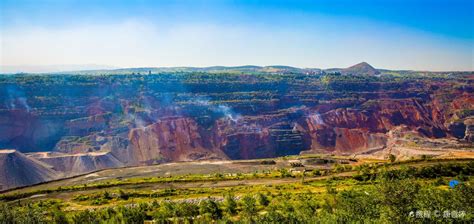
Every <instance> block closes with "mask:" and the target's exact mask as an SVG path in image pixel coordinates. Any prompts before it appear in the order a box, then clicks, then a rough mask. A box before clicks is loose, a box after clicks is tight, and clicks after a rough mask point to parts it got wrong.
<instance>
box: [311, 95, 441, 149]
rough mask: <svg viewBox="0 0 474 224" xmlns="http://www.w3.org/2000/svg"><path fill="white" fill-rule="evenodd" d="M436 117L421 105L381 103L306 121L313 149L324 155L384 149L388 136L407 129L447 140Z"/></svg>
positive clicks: (331, 112)
mask: <svg viewBox="0 0 474 224" xmlns="http://www.w3.org/2000/svg"><path fill="white" fill-rule="evenodd" d="M434 113H437V111H434V112H433V111H432V110H430V109H429V108H426V107H425V106H423V105H421V104H420V103H419V102H418V101H416V100H412V99H407V100H390V99H386V100H379V101H375V102H372V103H370V104H369V103H368V104H367V105H365V108H364V109H335V110H330V111H327V112H325V113H323V114H319V113H316V112H313V113H312V114H310V115H309V116H307V118H306V119H305V120H304V123H303V126H304V127H306V128H307V131H308V135H309V137H310V138H311V149H313V150H319V151H323V152H338V153H354V152H359V151H365V150H368V149H371V148H379V147H384V146H385V144H386V142H387V137H386V135H385V133H387V132H388V131H389V130H391V129H393V128H395V127H397V126H399V125H406V126H407V127H408V128H410V129H412V130H417V131H419V132H420V133H421V134H423V135H425V136H427V137H444V136H446V134H445V132H446V128H445V127H444V126H443V124H442V121H443V120H438V119H434V117H435V116H433V114H434Z"/></svg>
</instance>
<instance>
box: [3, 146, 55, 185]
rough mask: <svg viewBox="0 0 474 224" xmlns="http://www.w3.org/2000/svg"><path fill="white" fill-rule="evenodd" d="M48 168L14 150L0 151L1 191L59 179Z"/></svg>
mask: <svg viewBox="0 0 474 224" xmlns="http://www.w3.org/2000/svg"><path fill="white" fill-rule="evenodd" d="M60 177H61V175H60V173H58V172H56V171H54V170H53V169H52V168H51V167H50V166H48V165H46V164H44V163H41V162H39V161H37V160H35V159H32V158H29V157H27V156H25V155H23V154H22V153H20V152H17V151H16V150H0V184H1V187H2V190H3V189H9V188H12V187H20V186H26V185H32V184H37V183H41V182H45V181H49V180H53V179H58V178H60Z"/></svg>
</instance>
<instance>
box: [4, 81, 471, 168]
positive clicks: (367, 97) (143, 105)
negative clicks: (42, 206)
mask: <svg viewBox="0 0 474 224" xmlns="http://www.w3.org/2000/svg"><path fill="white" fill-rule="evenodd" d="M473 77H474V76H473V74H470V73H453V74H425V75H421V74H420V75H418V76H406V77H405V76H392V75H377V76H374V75H351V74H345V75H341V74H339V73H335V74H325V73H321V74H303V73H289V74H287V73H275V74H274V73H261V74H235V73H229V74H213V73H206V72H183V73H160V74H149V75H140V74H116V75H68V74H61V75H25V74H22V75H3V76H0V91H2V92H1V95H0V102H2V103H1V104H0V148H8V149H16V150H18V151H20V152H23V153H26V152H42V151H50V152H52V153H53V154H54V153H60V154H61V156H56V157H54V158H47V157H48V156H44V157H42V156H35V159H36V160H40V161H43V162H45V163H49V164H52V165H53V166H56V169H59V170H60V169H61V168H60V167H64V165H59V164H64V161H59V160H60V158H63V157H64V158H65V157H67V155H74V154H81V153H82V154H84V153H86V154H87V153H97V152H99V154H97V155H101V156H102V157H104V154H100V153H104V152H107V153H109V154H107V156H106V157H105V158H106V159H102V160H100V159H96V160H93V161H99V163H100V161H106V162H104V163H106V165H101V164H93V165H88V166H91V167H108V166H128V165H140V164H142V165H143V164H156V163H163V162H170V161H188V160H200V159H252V158H266V157H275V156H284V155H293V154H299V153H301V152H302V151H313V152H318V153H335V154H352V153H358V152H364V151H367V150H369V151H370V150H373V149H378V148H380V149H383V148H384V147H386V145H387V142H388V140H389V139H388V138H389V135H388V133H389V132H390V130H392V129H394V128H396V127H400V126H403V127H404V128H406V129H407V130H410V131H414V132H416V133H417V134H419V135H420V136H422V137H426V138H453V139H457V140H458V141H464V142H472V140H473V137H472V136H474V134H473V129H474V128H473V123H474V122H473V120H474V119H473V115H474V112H473V111H474V97H473V91H474V87H473ZM65 155H66V156H65ZM97 155H95V156H97ZM110 157H113V158H110ZM65 160H71V161H73V160H74V161H83V162H77V163H79V164H81V163H86V162H84V161H89V160H90V159H88V160H84V158H82V159H77V158H76V159H71V158H68V159H65ZM91 161H92V160H91ZM87 163H88V164H92V163H93V162H87ZM96 163H97V162H96ZM55 164H56V165H55ZM64 169H66V168H64ZM84 170H90V169H89V168H84ZM61 171H62V172H64V171H65V170H61Z"/></svg>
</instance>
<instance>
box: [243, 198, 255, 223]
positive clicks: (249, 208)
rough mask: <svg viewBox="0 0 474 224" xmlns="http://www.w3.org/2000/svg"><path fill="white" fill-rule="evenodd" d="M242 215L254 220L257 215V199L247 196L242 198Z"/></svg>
mask: <svg viewBox="0 0 474 224" xmlns="http://www.w3.org/2000/svg"><path fill="white" fill-rule="evenodd" d="M241 202H242V213H243V214H244V215H245V216H247V217H248V218H252V217H253V216H254V215H256V214H257V206H256V205H255V204H256V201H255V198H254V197H252V196H250V195H246V196H245V197H243V198H242V201H241Z"/></svg>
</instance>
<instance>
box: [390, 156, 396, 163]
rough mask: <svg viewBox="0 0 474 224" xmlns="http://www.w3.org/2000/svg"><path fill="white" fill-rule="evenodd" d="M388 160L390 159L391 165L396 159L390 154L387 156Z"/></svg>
mask: <svg viewBox="0 0 474 224" xmlns="http://www.w3.org/2000/svg"><path fill="white" fill-rule="evenodd" d="M388 158H389V159H390V162H391V163H393V162H395V160H397V157H395V155H393V154H390V155H389V156H388Z"/></svg>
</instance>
